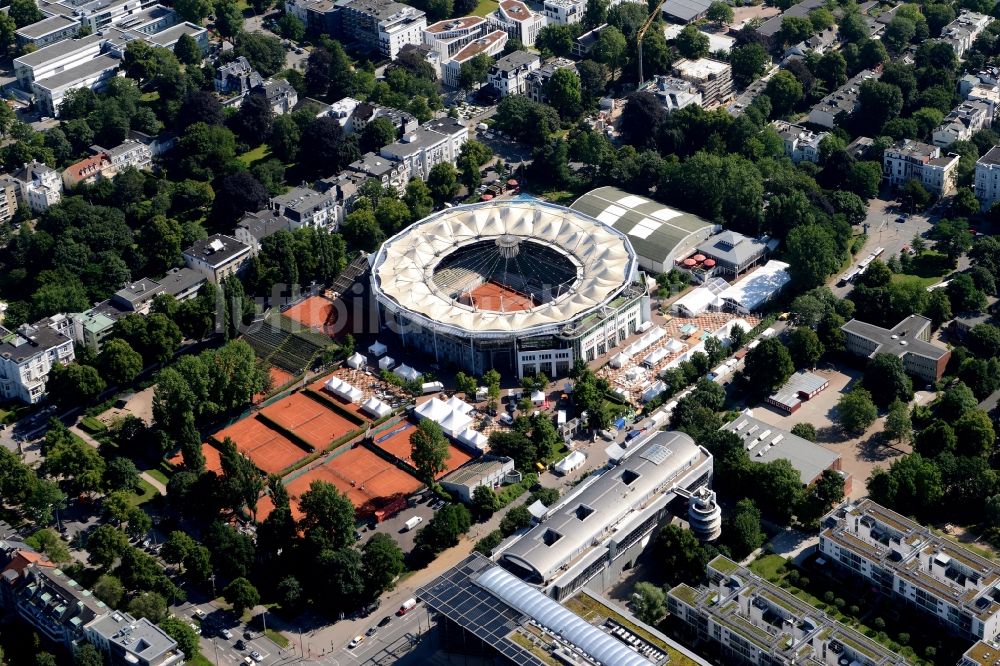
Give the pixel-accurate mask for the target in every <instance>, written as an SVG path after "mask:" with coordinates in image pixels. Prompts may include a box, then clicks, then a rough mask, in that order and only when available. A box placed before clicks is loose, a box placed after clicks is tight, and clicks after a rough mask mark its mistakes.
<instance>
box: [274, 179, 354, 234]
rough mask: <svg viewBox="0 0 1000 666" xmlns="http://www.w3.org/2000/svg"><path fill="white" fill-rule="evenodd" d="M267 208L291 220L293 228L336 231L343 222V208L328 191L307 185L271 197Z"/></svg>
mask: <svg viewBox="0 0 1000 666" xmlns="http://www.w3.org/2000/svg"><path fill="white" fill-rule="evenodd" d="M268 208H270V209H271V210H273V211H275V212H277V213H279V214H281V215H284V216H285V217H287V218H288V219H289V220H291V221H292V224H293V225H294V228H295V229H300V228H302V227H312V228H313V229H326V230H329V231H336V230H337V227H339V226H340V223H341V222H343V215H344V211H343V208H341V207H340V206H338V205H337V201H336V199H334V197H333V194H331V193H330V192H327V193H325V194H324V193H320V192H317V191H316V190H314V189H312V188H309V187H293V188H292V189H290V190H289V191H288V192H286V193H284V194H279V195H278V196H276V197H272V198H271V201H270V203H269V204H268Z"/></svg>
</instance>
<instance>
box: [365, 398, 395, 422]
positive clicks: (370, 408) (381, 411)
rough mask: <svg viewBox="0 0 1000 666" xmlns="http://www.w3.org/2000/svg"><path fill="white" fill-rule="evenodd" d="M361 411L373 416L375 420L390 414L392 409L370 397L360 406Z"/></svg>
mask: <svg viewBox="0 0 1000 666" xmlns="http://www.w3.org/2000/svg"><path fill="white" fill-rule="evenodd" d="M361 409H363V410H364V411H366V412H368V413H369V414H373V415H374V416H375V417H376V418H382V417H383V416H386V415H387V414H389V413H391V412H392V407H390V406H389V405H388V404H387V403H385V402H383V401H381V400H379V399H378V398H376V397H375V396H372V397H370V398H368V399H367V400H365V401H364V402H363V403H362V404H361Z"/></svg>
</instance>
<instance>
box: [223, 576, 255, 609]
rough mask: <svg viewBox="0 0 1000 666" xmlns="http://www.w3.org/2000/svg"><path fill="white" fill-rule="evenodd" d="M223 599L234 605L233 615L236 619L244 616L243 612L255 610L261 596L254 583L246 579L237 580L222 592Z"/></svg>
mask: <svg viewBox="0 0 1000 666" xmlns="http://www.w3.org/2000/svg"><path fill="white" fill-rule="evenodd" d="M222 597H223V598H224V599H225V600H226V601H228V602H229V603H230V604H232V607H233V613H234V614H235V615H236V617H240V616H241V615H243V611H244V610H247V609H248V608H249V609H251V610H252V609H253V607H254V606H256V605H257V604H259V603H260V594H259V593H258V592H257V588H256V587H254V586H253V583H251V582H250V581H248V580H247V579H246V578H242V577H240V578H237V579H235V580H234V581H233V582H231V583H230V584H229V585H227V586H226V588H225V589H224V590H223V591H222Z"/></svg>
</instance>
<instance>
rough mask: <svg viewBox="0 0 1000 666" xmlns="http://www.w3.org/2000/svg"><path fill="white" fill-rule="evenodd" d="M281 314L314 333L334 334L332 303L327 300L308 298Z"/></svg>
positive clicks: (316, 297)
mask: <svg viewBox="0 0 1000 666" xmlns="http://www.w3.org/2000/svg"><path fill="white" fill-rule="evenodd" d="M282 314H283V315H284V316H286V317H288V318H289V319H291V320H292V321H296V322H298V323H300V324H302V325H303V326H306V327H308V328H311V329H313V330H314V331H321V332H323V333H326V334H327V335H334V334H335V333H336V327H335V316H336V313H335V311H334V307H333V302H332V301H330V299H328V298H324V297H322V296H310V297H309V298H307V299H306V300H304V301H302V302H301V303H298V304H296V305H293V306H292V307H290V308H288V309H287V310H285V311H284V312H283V313H282Z"/></svg>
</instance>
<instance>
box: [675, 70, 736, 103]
mask: <svg viewBox="0 0 1000 666" xmlns="http://www.w3.org/2000/svg"><path fill="white" fill-rule="evenodd" d="M673 74H674V76H676V77H677V78H679V79H683V80H684V81H687V82H688V83H691V84H694V86H695V88H697V89H698V92H700V93H701V105H702V106H703V107H705V108H712V107H714V106H718V105H719V104H722V103H724V102H725V101H726V100H728V99H729V98H730V97H732V95H733V68H732V67H731V66H730V65H729V64H728V63H725V62H719V61H718V60H711V59H710V58H698V59H697V60H687V59H681V60H678V61H677V62H675V63H674V70H673Z"/></svg>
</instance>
